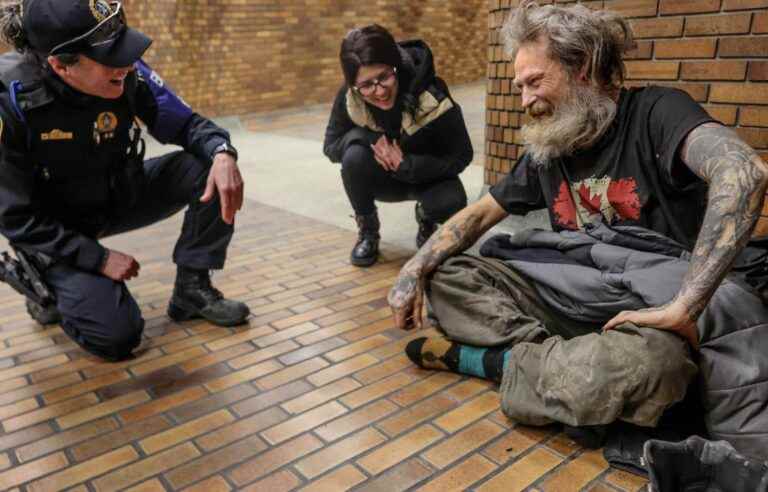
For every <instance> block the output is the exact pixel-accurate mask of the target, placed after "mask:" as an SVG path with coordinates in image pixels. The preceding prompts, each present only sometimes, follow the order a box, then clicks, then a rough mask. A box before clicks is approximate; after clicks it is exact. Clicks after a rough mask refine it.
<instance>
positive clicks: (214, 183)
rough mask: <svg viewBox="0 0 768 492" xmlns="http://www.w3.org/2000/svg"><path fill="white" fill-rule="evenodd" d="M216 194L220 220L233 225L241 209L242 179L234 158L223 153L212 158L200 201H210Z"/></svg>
mask: <svg viewBox="0 0 768 492" xmlns="http://www.w3.org/2000/svg"><path fill="white" fill-rule="evenodd" d="M216 192H218V194H219V200H221V219H222V220H223V221H224V222H226V223H227V224H232V223H234V221H235V214H236V213H237V211H238V210H240V209H241V208H242V207H243V178H242V176H240V169H239V168H238V167H237V162H235V158H234V157H232V156H231V155H229V154H227V153H224V152H220V153H218V154H216V156H215V157H214V158H213V165H212V166H211V170H210V172H209V173H208V182H207V183H206V185H205V193H203V196H202V197H201V198H200V201H201V202H208V201H210V200H211V199H212V198H213V196H214V194H215V193H216Z"/></svg>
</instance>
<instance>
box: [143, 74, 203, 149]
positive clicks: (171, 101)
mask: <svg viewBox="0 0 768 492" xmlns="http://www.w3.org/2000/svg"><path fill="white" fill-rule="evenodd" d="M136 73H137V74H138V76H139V79H140V80H143V81H144V83H145V84H147V86H148V87H149V89H150V91H151V92H152V96H153V97H154V98H155V101H156V102H157V119H156V121H155V125H154V128H150V133H152V135H153V136H154V137H155V138H157V139H158V140H160V141H161V142H162V143H167V142H169V141H171V140H172V139H173V138H174V137H176V136H177V135H178V134H179V132H181V131H182V130H183V129H184V127H185V126H186V124H187V121H189V118H190V117H191V116H192V114H193V113H192V109H191V108H190V107H189V104H187V103H186V102H184V100H183V99H182V98H180V97H179V96H178V95H176V93H175V92H173V91H172V90H171V88H170V87H168V86H167V85H166V83H165V81H164V80H163V79H162V78H161V77H160V75H158V74H157V72H155V71H154V70H152V68H150V66H149V65H147V64H146V63H144V62H143V61H142V60H139V61H137V62H136Z"/></svg>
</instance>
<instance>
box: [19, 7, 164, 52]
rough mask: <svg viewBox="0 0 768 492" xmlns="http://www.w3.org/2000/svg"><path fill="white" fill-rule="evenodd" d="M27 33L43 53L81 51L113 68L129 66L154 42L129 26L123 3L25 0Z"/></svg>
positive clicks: (24, 12) (24, 19)
mask: <svg viewBox="0 0 768 492" xmlns="http://www.w3.org/2000/svg"><path fill="white" fill-rule="evenodd" d="M22 16H23V17H22V21H23V26H24V33H25V34H26V36H27V39H28V40H29V42H30V44H31V45H32V47H33V48H34V49H35V50H37V51H39V52H40V53H43V54H44V55H59V54H65V53H69V54H82V55H85V56H87V57H88V58H91V59H93V60H95V61H97V62H99V63H102V64H104V65H107V66H110V67H127V66H129V65H132V64H133V63H134V62H135V61H136V60H138V59H139V58H141V56H142V55H143V54H144V52H145V51H146V50H147V48H149V45H150V44H152V40H151V39H150V38H149V37H148V36H146V35H145V34H143V33H141V32H139V31H137V30H135V29H131V28H129V27H128V25H127V23H126V21H125V13H124V12H123V6H122V5H121V4H120V2H108V1H106V0H24V4H23V13H22Z"/></svg>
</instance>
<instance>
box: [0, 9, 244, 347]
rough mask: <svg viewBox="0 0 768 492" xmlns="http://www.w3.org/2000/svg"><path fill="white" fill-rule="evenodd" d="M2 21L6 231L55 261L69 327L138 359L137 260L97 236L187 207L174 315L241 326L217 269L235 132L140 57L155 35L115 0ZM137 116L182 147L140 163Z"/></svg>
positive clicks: (233, 200)
mask: <svg viewBox="0 0 768 492" xmlns="http://www.w3.org/2000/svg"><path fill="white" fill-rule="evenodd" d="M0 27H1V29H0V33H1V34H2V37H3V39H4V41H5V42H6V43H8V44H10V45H11V46H13V47H15V48H16V51H17V52H18V53H10V54H6V55H3V56H2V57H0V81H1V82H2V88H1V89H0V119H1V120H2V121H1V122H0V232H2V234H3V235H4V236H6V237H7V238H8V240H9V241H10V242H11V243H12V244H13V245H14V246H16V247H17V248H20V249H22V250H23V251H25V252H28V253H29V254H30V255H31V256H33V257H35V258H37V259H38V260H39V261H38V263H40V264H45V265H48V266H47V268H46V269H45V272H44V274H43V276H44V278H45V281H46V282H47V284H48V285H49V286H50V287H51V288H52V289H53V291H54V293H55V295H56V298H57V301H56V308H57V311H58V313H60V318H61V326H62V328H63V329H64V331H65V332H66V333H67V335H69V336H70V337H71V338H72V339H73V340H74V341H75V342H77V343H78V344H79V345H80V346H82V347H83V348H84V349H85V350H87V351H88V352H91V353H93V354H96V355H98V356H101V357H103V358H106V359H111V360H119V359H123V358H125V357H127V356H129V355H130V353H131V351H132V349H133V348H135V347H136V346H137V345H138V344H139V341H140V337H141V332H142V330H143V327H144V320H143V319H142V317H141V313H140V311H139V308H138V306H137V304H136V301H135V300H134V299H133V297H132V296H131V295H130V293H129V292H128V289H127V288H126V285H125V281H126V280H129V279H131V278H134V277H136V276H137V275H138V274H139V268H140V265H139V263H138V262H137V261H136V259H135V258H134V257H132V256H131V255H129V254H126V253H123V252H120V251H115V250H110V249H107V248H105V247H104V246H102V245H101V244H100V242H99V240H100V238H103V237H105V236H109V235H112V234H117V233H121V232H125V231H129V230H133V229H137V228H140V227H143V226H146V225H149V224H152V223H153V222H156V221H158V220H162V219H164V218H167V217H169V216H171V215H173V214H174V213H176V212H177V211H179V210H181V209H182V208H184V207H187V211H186V214H185V217H184V224H183V226H182V230H181V235H180V237H179V239H178V242H177V243H176V247H175V250H174V253H173V261H174V263H176V265H177V273H176V282H175V286H174V291H173V296H172V298H171V300H170V303H169V306H168V315H169V316H170V317H171V318H172V319H173V320H176V321H181V320H186V319H190V318H197V317H202V318H205V319H207V320H208V321H210V322H211V323H214V324H217V325H222V326H232V325H237V324H240V323H242V322H243V321H244V320H245V319H246V318H247V317H248V315H249V310H248V307H247V306H246V305H245V304H244V303H242V302H237V301H232V300H227V299H224V297H223V296H222V294H221V293H220V292H219V291H218V290H217V289H216V288H214V287H213V286H212V285H211V281H210V277H209V270H212V269H221V268H223V266H224V260H225V256H226V251H227V247H228V245H229V242H230V239H231V237H232V233H233V224H234V218H235V214H236V212H237V211H238V210H239V209H240V208H241V205H242V201H243V181H242V179H241V176H240V172H239V170H238V167H237V152H236V151H235V149H234V147H232V145H231V144H230V139H229V134H228V133H227V132H226V131H225V130H223V129H222V128H219V127H218V126H216V125H215V124H214V123H212V122H211V121H210V120H208V119H206V118H203V117H202V116H200V115H198V114H196V113H195V112H193V111H192V110H191V109H190V108H189V106H187V105H186V104H185V103H184V102H183V101H182V100H181V99H180V98H179V97H177V96H176V95H175V94H174V93H173V92H172V91H171V90H170V89H169V88H168V87H167V86H166V85H165V84H164V82H163V80H162V79H161V78H160V77H159V76H158V75H157V74H156V73H155V72H153V71H152V69H151V68H149V66H147V65H146V64H145V63H144V62H143V61H142V60H141V56H142V54H143V53H144V52H145V51H146V50H147V48H148V47H149V45H150V44H151V40H150V39H149V38H148V37H147V36H145V35H144V34H142V33H140V32H138V31H136V30H134V29H131V28H129V27H128V25H127V23H126V18H125V12H124V11H123V6H122V4H121V3H120V2H107V1H105V0H67V1H61V0H23V1H19V0H17V1H15V2H12V3H11V4H9V5H6V6H5V7H3V11H2V26H0ZM136 118H138V119H140V120H141V121H142V122H143V123H144V124H145V125H146V127H147V128H148V130H149V132H150V133H151V134H152V135H153V136H154V137H155V138H156V139H157V140H159V141H160V142H163V143H173V144H177V145H180V146H181V147H182V148H183V149H184V150H183V151H177V152H173V153H170V154H167V155H164V156H162V157H158V158H156V159H149V160H147V161H146V162H144V161H143V141H142V140H141V138H140V127H139V126H138V125H137V124H136V122H135V119H136ZM27 306H28V310H29V311H30V314H32V316H33V318H35V319H37V320H38V321H41V322H48V321H53V319H52V318H51V317H50V316H46V315H47V314H50V313H46V312H45V311H44V310H43V309H41V306H39V305H35V304H34V303H31V302H30V301H29V300H28V302H27Z"/></svg>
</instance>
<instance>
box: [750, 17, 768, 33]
mask: <svg viewBox="0 0 768 492" xmlns="http://www.w3.org/2000/svg"><path fill="white" fill-rule="evenodd" d="M752 32H753V33H754V34H765V33H768V12H761V13H759V14H755V20H754V21H753V22H752Z"/></svg>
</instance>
